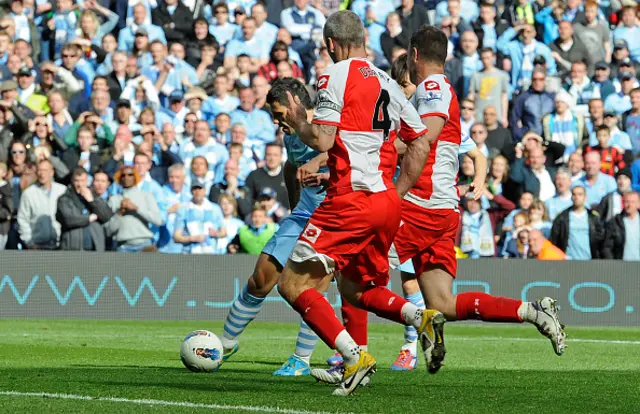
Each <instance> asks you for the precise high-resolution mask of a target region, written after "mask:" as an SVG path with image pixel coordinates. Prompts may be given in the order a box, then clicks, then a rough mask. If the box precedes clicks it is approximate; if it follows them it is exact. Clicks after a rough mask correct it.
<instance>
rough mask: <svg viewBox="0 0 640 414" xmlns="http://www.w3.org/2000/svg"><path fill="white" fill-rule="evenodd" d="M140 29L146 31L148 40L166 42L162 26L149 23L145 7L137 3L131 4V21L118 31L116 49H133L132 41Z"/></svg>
mask: <svg viewBox="0 0 640 414" xmlns="http://www.w3.org/2000/svg"><path fill="white" fill-rule="evenodd" d="M140 29H143V30H144V31H145V33H147V36H148V38H149V42H153V41H154V40H159V41H161V42H162V43H164V44H166V43H167V38H166V37H165V35H164V31H163V30H162V28H161V27H160V26H156V25H155V24H151V21H150V20H149V19H148V18H147V8H146V7H145V6H144V4H142V3H138V4H136V5H135V6H133V23H132V24H131V25H128V26H127V27H125V28H124V29H122V30H120V33H118V50H124V51H126V52H128V51H131V50H133V43H134V41H135V37H136V34H137V33H138V30H140ZM140 33H142V32H140Z"/></svg>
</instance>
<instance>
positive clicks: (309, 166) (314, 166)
mask: <svg viewBox="0 0 640 414" xmlns="http://www.w3.org/2000/svg"><path fill="white" fill-rule="evenodd" d="M319 169H320V162H319V161H317V160H316V159H315V158H314V159H312V160H310V161H309V162H307V163H306V164H304V165H303V166H302V167H300V168H298V170H297V171H296V178H297V179H298V181H300V182H301V183H303V182H304V180H305V178H306V177H307V176H308V175H310V174H315V173H317V172H318V170H319Z"/></svg>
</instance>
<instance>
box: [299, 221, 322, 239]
mask: <svg viewBox="0 0 640 414" xmlns="http://www.w3.org/2000/svg"><path fill="white" fill-rule="evenodd" d="M320 232H322V230H320V229H319V228H317V227H316V226H314V225H313V224H311V223H309V224H308V225H307V228H306V229H305V230H304V233H302V235H303V237H304V238H305V239H307V240H309V241H310V242H311V243H315V242H316V241H317V240H318V237H319V236H320Z"/></svg>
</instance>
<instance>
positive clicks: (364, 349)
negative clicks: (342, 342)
mask: <svg viewBox="0 0 640 414" xmlns="http://www.w3.org/2000/svg"><path fill="white" fill-rule="evenodd" d="M360 350H361V351H368V350H369V346H368V345H360Z"/></svg>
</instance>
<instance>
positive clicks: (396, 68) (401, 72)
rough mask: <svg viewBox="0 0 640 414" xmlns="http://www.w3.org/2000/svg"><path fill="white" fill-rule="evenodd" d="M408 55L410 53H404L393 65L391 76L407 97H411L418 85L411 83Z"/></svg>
mask: <svg viewBox="0 0 640 414" xmlns="http://www.w3.org/2000/svg"><path fill="white" fill-rule="evenodd" d="M408 57H409V55H408V54H406V53H404V54H402V55H400V57H399V58H398V59H396V60H395V61H394V62H393V64H392V65H391V77H392V78H393V80H395V81H396V82H398V85H400V86H401V87H402V91H403V92H404V96H406V97H407V99H409V98H410V97H411V95H413V94H414V93H415V91H416V85H414V84H413V83H411V79H410V77H409V68H408V66H407V59H408Z"/></svg>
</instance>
